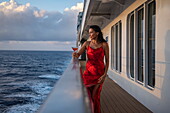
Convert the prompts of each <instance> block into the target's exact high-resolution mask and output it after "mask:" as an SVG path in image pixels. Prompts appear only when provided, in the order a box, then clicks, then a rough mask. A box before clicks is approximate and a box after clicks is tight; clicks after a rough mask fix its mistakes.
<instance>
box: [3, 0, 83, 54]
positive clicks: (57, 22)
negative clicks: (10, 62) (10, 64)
mask: <svg viewBox="0 0 170 113" xmlns="http://www.w3.org/2000/svg"><path fill="white" fill-rule="evenodd" d="M82 10H83V0H48V1H47V0H0V26H1V27H0V50H44V51H46V50H49V51H72V50H71V47H72V46H75V45H76V38H77V31H76V27H77V15H78V13H79V12H80V11H82Z"/></svg>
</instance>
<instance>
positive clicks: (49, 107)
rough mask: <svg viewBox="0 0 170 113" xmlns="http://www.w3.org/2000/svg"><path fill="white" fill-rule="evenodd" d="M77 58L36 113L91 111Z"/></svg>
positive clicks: (88, 112)
mask: <svg viewBox="0 0 170 113" xmlns="http://www.w3.org/2000/svg"><path fill="white" fill-rule="evenodd" d="M81 73H82V72H81V68H80V64H79V61H78V59H74V60H72V61H71V63H70V64H69V65H68V67H67V69H66V70H65V72H64V73H63V75H62V77H61V78H60V80H59V81H58V82H57V83H56V85H55V86H54V88H53V90H52V92H51V93H50V94H49V96H48V97H47V99H46V101H45V102H44V103H43V105H42V106H41V107H40V109H39V110H38V113H92V112H91V107H90V101H89V98H88V96H87V92H86V89H85V87H84V86H83V84H82V79H81Z"/></svg>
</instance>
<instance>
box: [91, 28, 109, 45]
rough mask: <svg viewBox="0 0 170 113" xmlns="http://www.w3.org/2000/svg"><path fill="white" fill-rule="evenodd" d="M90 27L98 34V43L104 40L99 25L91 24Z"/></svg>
mask: <svg viewBox="0 0 170 113" xmlns="http://www.w3.org/2000/svg"><path fill="white" fill-rule="evenodd" d="M90 28H91V29H93V30H94V31H95V32H98V33H99V35H98V41H99V43H101V42H106V40H105V39H104V38H103V33H102V31H101V29H100V27H99V26H98V25H91V26H90ZM90 28H89V29H90Z"/></svg>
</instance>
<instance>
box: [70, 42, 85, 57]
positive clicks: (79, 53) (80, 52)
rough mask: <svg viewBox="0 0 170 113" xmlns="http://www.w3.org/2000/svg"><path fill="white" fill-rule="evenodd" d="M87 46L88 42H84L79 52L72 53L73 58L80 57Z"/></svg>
mask: <svg viewBox="0 0 170 113" xmlns="http://www.w3.org/2000/svg"><path fill="white" fill-rule="evenodd" d="M87 44H88V41H86V42H84V43H83V45H82V47H81V48H80V50H79V51H78V52H77V53H76V52H74V53H73V57H77V58H78V57H79V56H80V55H82V54H83V52H84V51H85V49H86V46H87Z"/></svg>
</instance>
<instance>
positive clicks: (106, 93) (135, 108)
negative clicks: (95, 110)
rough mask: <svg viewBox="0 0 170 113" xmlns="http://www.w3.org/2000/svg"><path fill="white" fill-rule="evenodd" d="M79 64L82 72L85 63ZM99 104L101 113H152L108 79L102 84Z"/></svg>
mask: <svg viewBox="0 0 170 113" xmlns="http://www.w3.org/2000/svg"><path fill="white" fill-rule="evenodd" d="M80 64H81V68H82V70H83V71H84V70H85V63H84V62H80ZM100 103H101V113H152V111H150V110H149V109H148V108H146V107H145V106H144V105H143V104H141V103H140V102H139V101H138V100H136V99H135V98H134V97H133V96H131V95H130V94H129V93H128V92H126V91H125V90H124V89H122V88H121V87H120V86H119V85H118V84H116V83H115V82H114V81H113V80H112V79H110V78H109V77H106V79H105V82H104V84H103V88H102V92H101V96H100Z"/></svg>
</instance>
